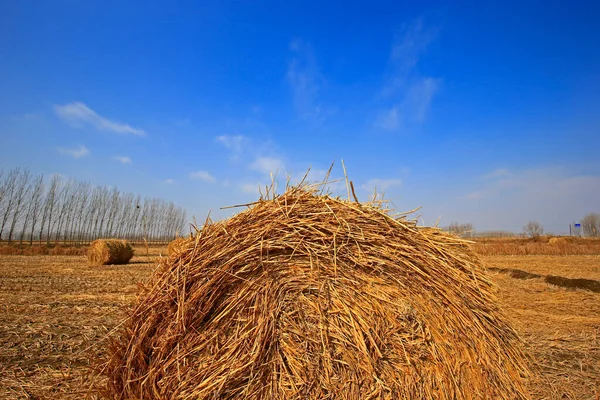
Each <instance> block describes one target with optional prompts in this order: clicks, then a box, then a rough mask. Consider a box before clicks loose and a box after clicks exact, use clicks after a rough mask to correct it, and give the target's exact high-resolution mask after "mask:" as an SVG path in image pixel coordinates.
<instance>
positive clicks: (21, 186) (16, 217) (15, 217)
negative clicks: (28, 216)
mask: <svg viewBox="0 0 600 400" xmlns="http://www.w3.org/2000/svg"><path fill="white" fill-rule="evenodd" d="M30 179H31V173H30V172H29V170H28V169H24V170H23V171H22V172H21V174H20V175H19V177H18V178H17V183H16V188H15V192H14V203H13V205H12V209H13V212H12V222H11V224H10V231H9V232H8V243H10V242H12V239H13V234H14V233H15V228H16V227H17V223H18V222H19V221H20V218H21V216H22V213H23V208H24V207H23V203H24V202H25V199H26V197H27V194H28V193H27V192H28V190H29V180H30Z"/></svg>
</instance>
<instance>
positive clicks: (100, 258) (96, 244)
mask: <svg viewBox="0 0 600 400" xmlns="http://www.w3.org/2000/svg"><path fill="white" fill-rule="evenodd" d="M132 257H133V248H132V247H131V244H129V242H127V241H126V240H119V239H98V240H94V241H93V242H92V243H91V244H90V247H89V249H88V261H89V263H90V265H114V264H127V263H128V262H129V260H131V258H132Z"/></svg>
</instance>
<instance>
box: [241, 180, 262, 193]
mask: <svg viewBox="0 0 600 400" xmlns="http://www.w3.org/2000/svg"><path fill="white" fill-rule="evenodd" d="M240 190H241V191H242V192H244V193H247V194H251V195H256V196H257V195H259V194H260V186H259V184H258V183H242V184H241V185H240Z"/></svg>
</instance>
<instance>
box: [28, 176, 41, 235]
mask: <svg viewBox="0 0 600 400" xmlns="http://www.w3.org/2000/svg"><path fill="white" fill-rule="evenodd" d="M43 195H44V175H40V176H39V177H38V178H37V179H36V180H35V181H34V184H33V191H32V192H31V199H30V202H31V204H32V207H31V231H30V233H29V244H30V245H32V244H33V232H34V231H35V227H36V224H37V221H38V218H39V217H40V212H41V210H42V205H43V203H42V202H43V200H44V198H43Z"/></svg>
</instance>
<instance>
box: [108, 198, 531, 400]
mask: <svg viewBox="0 0 600 400" xmlns="http://www.w3.org/2000/svg"><path fill="white" fill-rule="evenodd" d="M192 240H194V242H193V243H194V246H189V247H187V248H185V249H184V250H183V251H182V252H180V253H179V255H178V256H177V257H169V258H162V259H161V260H160V261H159V265H158V266H157V269H156V270H155V272H154V275H153V276H152V277H151V279H150V281H149V282H148V284H147V286H146V288H145V289H144V290H143V291H142V293H140V295H139V297H138V300H137V303H136V305H135V307H134V308H133V309H132V311H131V313H130V314H129V315H128V318H127V319H126V321H125V323H124V325H123V326H122V328H121V331H120V332H119V334H117V335H116V336H115V337H113V338H112V343H111V346H110V350H109V354H108V360H107V361H106V362H105V364H104V365H102V370H103V371H104V373H105V374H106V377H107V378H108V379H106V381H105V382H107V386H106V387H105V393H104V395H106V396H107V397H108V398H113V399H133V398H137V399H141V398H143V399H164V398H169V399H189V398H194V399H237V398H244V399H322V398H328V399H357V400H358V399H433V398H435V399H448V400H449V399H459V398H460V399H496V398H503V399H526V398H529V396H528V393H527V392H526V389H525V386H524V379H525V378H526V377H527V376H528V375H529V372H528V368H527V363H526V361H525V356H524V354H523V352H522V350H521V342H520V340H519V338H518V337H517V334H516V333H515V331H514V330H513V329H512V328H511V327H510V325H509V324H508V321H507V318H506V317H505V316H504V314H503V313H502V311H501V310H500V309H499V306H498V301H497V299H496V297H495V296H494V294H493V292H494V290H495V289H494V287H493V285H492V283H491V282H490V281H489V280H488V278H487V276H486V274H485V272H484V270H483V268H482V266H481V264H480V262H479V261H478V259H477V257H476V256H475V255H474V254H473V253H472V252H471V251H470V250H469V248H468V246H467V245H465V243H466V242H464V241H462V240H461V239H458V238H456V237H454V236H450V235H447V234H443V233H441V232H439V230H437V229H431V228H419V227H417V226H416V225H415V223H414V222H412V221H408V220H406V219H395V218H394V217H392V216H391V214H390V213H389V211H388V210H386V209H384V208H383V207H381V206H373V205H368V204H358V203H355V202H349V201H345V200H340V199H338V198H332V197H329V196H322V195H318V194H317V192H316V191H315V189H314V188H310V187H292V188H289V189H288V190H287V191H286V192H285V193H284V194H282V195H280V196H277V197H275V198H274V199H271V200H261V201H259V202H257V203H255V204H254V205H253V206H252V207H251V208H250V209H248V210H246V211H243V212H241V213H239V214H237V215H235V216H234V217H232V218H230V219H228V220H225V221H221V222H217V223H207V224H206V225H205V226H204V227H203V228H202V230H200V231H199V232H197V233H196V235H195V236H194V238H193V239H192Z"/></svg>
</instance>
